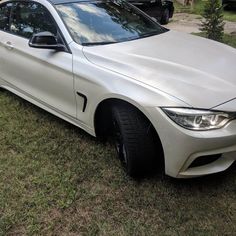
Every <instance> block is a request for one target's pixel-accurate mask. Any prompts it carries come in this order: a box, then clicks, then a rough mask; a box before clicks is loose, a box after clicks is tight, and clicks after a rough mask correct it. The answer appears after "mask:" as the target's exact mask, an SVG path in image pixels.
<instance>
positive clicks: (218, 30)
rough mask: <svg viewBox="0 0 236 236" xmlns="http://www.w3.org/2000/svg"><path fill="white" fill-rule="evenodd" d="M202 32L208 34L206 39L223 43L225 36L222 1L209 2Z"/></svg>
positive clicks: (210, 0) (206, 6)
mask: <svg viewBox="0 0 236 236" xmlns="http://www.w3.org/2000/svg"><path fill="white" fill-rule="evenodd" d="M202 16H203V17H204V18H205V19H204V20H203V21H202V23H201V28H200V30H201V31H203V32H205V33H206V37H207V38H209V39H213V40H216V41H220V42H221V41H222V39H223V35H224V22H223V7H222V4H221V1H220V0H208V1H207V2H206V4H205V6H204V10H203V14H202Z"/></svg>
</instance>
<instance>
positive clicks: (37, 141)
mask: <svg viewBox="0 0 236 236" xmlns="http://www.w3.org/2000/svg"><path fill="white" fill-rule="evenodd" d="M0 107H1V109H0V147H1V149H0V235H116V236H117V235H118V236H119V235H148V236H150V235H190V236H191V235H235V232H236V175H235V172H236V165H233V166H232V167H231V168H230V169H229V170H228V171H226V172H224V173H222V174H218V175H215V176H208V177H204V178H199V179H193V180H174V179H171V178H169V177H166V176H163V175H161V174H159V175H157V176H153V177H149V178H147V179H143V180H140V181H134V180H132V179H130V178H128V177H127V176H126V175H125V174H124V173H123V170H122V169H121V168H120V164H119V161H118V160H117V159H116V158H115V153H114V150H113V148H112V147H110V146H109V145H103V144H101V143H99V142H97V141H96V140H95V139H94V138H92V137H91V136H89V135H87V134H86V133H84V132H83V131H82V130H80V129H78V128H76V127H74V126H72V125H70V124H68V123H66V122H64V121H62V120H60V119H58V118H56V117H54V116H52V115H50V114H48V113H47V112H45V111H43V110H41V109H39V108H37V107H35V106H33V105H31V104H29V103H28V102H26V101H24V100H22V99H20V98H18V97H17V96H15V95H12V94H11V93H9V92H6V91H2V90H1V91H0Z"/></svg>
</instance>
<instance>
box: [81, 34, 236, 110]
mask: <svg viewBox="0 0 236 236" xmlns="http://www.w3.org/2000/svg"><path fill="white" fill-rule="evenodd" d="M83 51H84V55H85V56H86V58H87V59H88V60H89V61H90V62H92V63H94V64H96V65H98V66H101V67H104V68H107V69H109V70H112V71H116V72H118V73H121V74H123V75H126V76H128V77H130V78H132V79H135V80H138V81H140V82H142V83H145V84H148V85H149V86H152V87H155V88H157V89H159V90H161V91H164V92H166V93H168V94H170V95H172V96H174V97H177V98H178V99H180V100H182V101H184V102H185V103H187V104H188V105H190V106H193V107H198V108H213V107H215V106H217V105H218V104H221V103H223V102H226V101H228V100H231V99H233V98H235V97H236V50H235V49H234V48H232V47H229V46H226V45H223V44H220V43H217V42H214V41H210V40H207V39H204V38H201V37H196V36H192V35H188V34H184V33H179V32H175V31H169V32H167V33H163V34H160V35H156V36H153V37H148V38H143V39H139V40H134V41H129V42H124V43H117V44H109V45H103V46H93V47H84V48H83Z"/></svg>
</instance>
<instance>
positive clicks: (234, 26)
mask: <svg viewBox="0 0 236 236" xmlns="http://www.w3.org/2000/svg"><path fill="white" fill-rule="evenodd" d="M201 20H202V17H201V16H199V15H194V14H188V13H175V14H174V17H173V19H172V20H171V21H170V23H169V24H168V25H167V26H166V27H167V28H168V29H172V30H176V31H182V32H186V33H198V32H200V30H199V26H200V24H201ZM225 33H227V34H234V35H235V34H236V22H231V21H225Z"/></svg>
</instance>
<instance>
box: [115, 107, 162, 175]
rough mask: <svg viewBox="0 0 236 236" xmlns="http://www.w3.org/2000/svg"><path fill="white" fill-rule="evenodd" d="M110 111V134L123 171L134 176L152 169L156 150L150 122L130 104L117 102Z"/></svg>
mask: <svg viewBox="0 0 236 236" xmlns="http://www.w3.org/2000/svg"><path fill="white" fill-rule="evenodd" d="M111 110H112V129H113V132H112V133H113V135H112V136H113V140H114V143H115V147H116V151H117V153H118V157H119V159H120V161H121V163H122V165H123V167H124V169H125V170H126V172H127V174H128V175H129V176H132V177H137V176H142V175H144V174H148V173H151V172H153V171H154V170H155V167H156V160H157V158H158V156H157V155H158V153H157V152H158V151H157V150H158V149H157V145H156V143H155V132H154V128H153V127H152V125H151V123H150V122H149V121H148V120H147V119H146V117H144V116H143V115H142V113H141V112H139V111H138V110H137V109H136V108H133V107H131V106H126V105H124V104H121V105H120V104H117V105H116V106H113V107H112V108H111Z"/></svg>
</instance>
